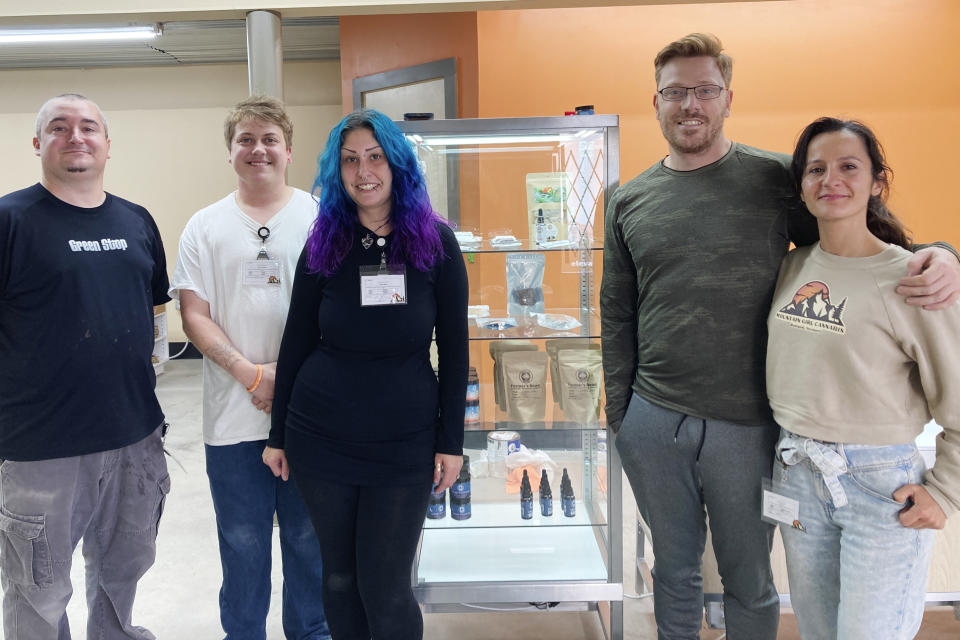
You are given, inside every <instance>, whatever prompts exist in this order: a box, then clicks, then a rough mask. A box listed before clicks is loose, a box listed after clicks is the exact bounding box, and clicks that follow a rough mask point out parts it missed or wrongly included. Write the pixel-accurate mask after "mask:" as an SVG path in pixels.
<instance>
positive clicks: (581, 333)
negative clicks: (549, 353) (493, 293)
mask: <svg viewBox="0 0 960 640" xmlns="http://www.w3.org/2000/svg"><path fill="white" fill-rule="evenodd" d="M544 313H552V314H559V315H566V316H570V317H571V318H573V319H574V320H576V321H577V322H579V323H580V326H579V327H574V328H573V329H568V330H564V331H558V330H557V329H550V328H548V327H544V326H541V325H540V324H539V323H538V322H537V320H536V319H535V318H534V317H533V316H531V315H528V316H526V317H524V316H522V315H518V314H514V315H510V314H508V313H507V311H506V309H490V315H489V316H485V317H487V318H513V320H514V321H515V322H516V323H517V326H515V327H511V328H510V329H484V328H481V327H479V326H478V325H477V320H478V319H479V320H481V321H482V320H483V319H484V318H470V319H469V320H468V327H467V328H468V329H469V335H470V339H471V340H549V339H550V338H597V339H599V338H600V313H599V312H598V311H597V310H596V309H590V310H589V311H588V312H587V322H584V321H583V317H582V315H581V309H570V308H563V309H549V308H548V309H545V311H544Z"/></svg>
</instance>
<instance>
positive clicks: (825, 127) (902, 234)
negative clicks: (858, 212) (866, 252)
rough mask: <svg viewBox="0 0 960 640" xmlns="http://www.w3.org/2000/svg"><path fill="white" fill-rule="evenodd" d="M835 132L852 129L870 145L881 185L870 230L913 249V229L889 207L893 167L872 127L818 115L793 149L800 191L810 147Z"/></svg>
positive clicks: (869, 217)
mask: <svg viewBox="0 0 960 640" xmlns="http://www.w3.org/2000/svg"><path fill="white" fill-rule="evenodd" d="M835 131H849V132H851V133H854V134H856V135H857V136H859V138H860V139H861V140H863V144H864V146H865V147H866V148H867V155H868V156H869V158H870V173H872V174H873V179H874V180H876V181H877V182H878V183H879V184H880V195H876V196H870V200H869V201H868V202H867V229H869V230H870V233H872V234H873V235H875V236H876V237H878V238H880V239H881V240H883V241H884V242H887V243H889V244H896V245H900V246H901V247H903V248H904V249H912V247H913V238H912V236H911V234H910V231H909V230H908V229H907V228H906V226H904V224H903V222H901V221H900V220H899V219H898V218H897V217H896V216H895V215H893V213H892V212H891V211H890V209H888V208H887V197H888V196H889V195H890V180H891V179H892V178H893V170H892V169H890V167H889V166H887V160H886V158H885V156H884V153H883V146H882V145H881V144H880V141H879V140H877V136H876V135H875V134H874V133H873V131H871V130H870V127H868V126H867V125H865V124H863V123H862V122H859V121H857V120H841V119H839V118H830V117H823V118H818V119H816V120H814V121H813V122H811V123H810V124H808V125H807V127H806V128H805V129H804V130H803V131H802V132H801V133H800V137H799V138H797V146H796V148H794V150H793V161H792V162H791V163H790V171H791V173H792V174H793V184H794V186H795V187H796V189H797V193H801V191H802V186H801V183H802V182H803V173H804V170H805V169H806V166H807V150H808V149H809V148H810V143H811V142H812V141H813V139H814V138H816V137H817V136H819V135H820V134H822V133H833V132H835Z"/></svg>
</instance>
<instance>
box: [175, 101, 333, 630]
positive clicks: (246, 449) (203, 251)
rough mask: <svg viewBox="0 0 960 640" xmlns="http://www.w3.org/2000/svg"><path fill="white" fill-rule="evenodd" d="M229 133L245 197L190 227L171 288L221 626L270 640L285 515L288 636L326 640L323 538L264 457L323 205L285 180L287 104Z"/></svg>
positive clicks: (266, 108) (262, 111)
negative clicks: (185, 350) (195, 364)
mask: <svg viewBox="0 0 960 640" xmlns="http://www.w3.org/2000/svg"><path fill="white" fill-rule="evenodd" d="M224 135H225V138H226V142H227V148H228V149H229V150H230V155H229V162H230V164H232V165H233V169H234V171H236V173H237V178H238V180H237V190H236V191H234V192H233V193H231V194H229V195H228V196H227V197H225V198H223V199H222V200H219V201H218V202H215V203H213V204H212V205H210V206H208V207H206V208H204V209H201V210H200V211H198V212H197V213H196V214H194V216H193V217H192V218H191V219H190V221H189V222H188V223H187V226H186V228H185V229H184V231H183V235H182V236H181V238H180V253H179V256H178V258H177V267H176V270H175V272H174V275H173V281H172V283H171V287H170V295H171V296H173V297H174V298H177V299H179V302H180V310H181V315H182V318H183V329H184V332H185V333H186V334H187V337H188V338H189V339H190V341H191V342H193V343H194V345H196V347H197V349H199V350H200V352H201V353H202V354H203V356H204V358H203V440H204V443H205V450H206V462H207V476H208V478H209V480H210V493H211V495H212V497H213V506H214V509H215V511H216V516H217V534H218V538H219V542H220V562H221V566H222V568H223V584H222V586H221V588H220V622H221V624H222V625H223V629H224V631H225V632H226V634H227V635H226V639H227V640H247V639H250V640H255V639H256V640H263V639H264V638H265V637H266V617H267V610H268V608H269V605H270V591H271V588H270V566H271V558H270V551H271V545H272V537H273V517H274V512H276V516H277V522H278V523H279V525H280V550H281V554H282V562H283V579H284V586H283V629H284V633H285V635H286V637H287V638H296V639H298V640H300V639H309V640H319V639H326V638H329V637H330V635H329V630H328V629H327V622H326V617H325V616H324V613H323V604H322V601H321V596H320V592H321V560H320V546H319V543H318V541H317V536H316V534H315V532H314V530H313V527H312V525H311V523H310V518H309V516H308V515H307V511H306V509H305V508H304V506H303V502H302V500H301V498H300V495H299V493H298V492H297V489H296V486H295V485H294V483H293V481H292V480H291V481H285V480H283V479H282V478H275V477H274V475H273V473H271V472H270V469H269V468H268V467H267V466H265V465H264V464H263V462H262V461H261V455H262V452H263V448H264V443H265V441H266V439H267V434H268V432H269V430H270V420H269V418H270V416H269V415H268V414H269V413H270V408H271V403H272V400H273V383H274V372H275V370H276V360H277V354H278V352H279V350H280V338H281V337H282V335H283V327H284V323H285V322H286V317H287V308H288V307H289V306H290V290H291V286H292V284H293V274H294V270H295V268H296V264H297V259H298V258H299V256H300V252H301V250H302V249H303V245H304V243H305V242H306V238H307V232H308V229H309V227H310V225H311V224H312V222H313V219H314V218H315V217H316V212H317V207H316V202H315V201H314V199H313V197H312V196H311V195H310V194H308V193H306V192H304V191H301V190H299V189H295V188H293V187H290V186H288V185H287V183H286V168H287V165H288V164H289V163H290V152H291V148H292V145H291V143H292V135H293V125H292V123H291V121H290V118H289V117H288V115H287V113H286V112H285V111H284V108H283V104H282V103H281V102H280V101H279V100H276V99H274V98H269V97H264V96H253V97H251V98H248V99H246V100H243V101H242V102H240V103H239V104H237V105H236V107H234V108H233V109H232V110H231V112H230V114H229V115H228V116H227V119H226V122H225V124H224Z"/></svg>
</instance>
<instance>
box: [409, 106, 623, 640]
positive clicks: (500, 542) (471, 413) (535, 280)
mask: <svg viewBox="0 0 960 640" xmlns="http://www.w3.org/2000/svg"><path fill="white" fill-rule="evenodd" d="M399 124H400V126H401V129H402V130H403V131H404V132H405V133H406V135H407V138H408V140H409V141H410V142H411V144H412V145H413V146H414V148H415V151H416V153H417V155H418V158H419V161H420V163H421V166H422V167H423V169H424V173H425V175H426V178H427V187H428V192H429V194H430V198H431V202H432V203H433V204H434V206H435V207H436V208H437V209H438V211H439V212H440V213H441V215H443V216H445V217H447V218H448V219H449V220H450V221H451V222H452V223H453V224H454V228H455V229H456V230H457V231H460V232H463V233H466V232H469V233H471V234H473V237H474V238H475V239H476V240H474V243H471V244H468V243H467V242H466V241H461V252H462V254H463V259H464V262H465V263H466V267H467V275H468V279H469V283H470V289H469V304H470V305H472V306H474V307H476V306H485V307H486V313H487V315H486V317H488V318H512V319H513V322H514V323H515V325H516V326H513V327H507V328H485V327H481V326H478V324H477V320H476V319H475V318H471V319H470V322H469V339H470V348H469V351H470V363H471V366H472V367H473V369H474V371H475V372H476V376H477V377H476V379H475V380H476V383H475V384H473V385H472V386H471V391H469V392H468V414H467V418H466V419H465V433H464V443H465V447H466V449H465V453H467V454H468V455H470V458H471V461H473V462H476V461H478V460H482V459H483V458H484V454H483V453H482V450H483V448H484V447H485V446H486V442H487V440H488V438H489V436H490V435H491V434H494V433H498V432H500V433H503V432H505V431H514V432H516V433H517V434H518V436H517V438H516V439H518V440H519V442H520V443H522V444H523V445H525V446H526V447H528V448H529V449H531V450H534V451H538V452H541V453H546V454H547V455H548V456H549V458H550V460H552V461H553V463H555V466H554V467H553V468H552V471H553V472H554V476H553V479H552V480H551V489H552V492H553V515H552V516H549V517H545V516H542V515H541V513H540V507H539V500H538V495H537V492H536V490H535V491H534V496H533V517H532V518H530V519H528V520H524V519H523V518H521V513H520V496H519V493H507V484H506V479H505V478H503V477H492V476H491V475H486V474H480V475H478V476H477V477H475V478H473V479H472V481H471V487H472V490H471V502H470V504H471V516H470V518H469V519H466V520H454V519H453V518H452V514H451V510H450V508H449V507H448V508H447V513H446V517H445V518H442V519H436V520H434V519H427V520H425V524H424V530H423V534H422V537H421V543H420V548H419V549H418V556H417V560H416V562H415V565H414V576H413V580H414V589H415V592H416V593H417V596H418V598H419V599H420V601H421V602H422V603H424V605H425V606H426V607H427V609H428V610H436V611H443V610H450V607H469V606H474V605H481V606H482V605H483V604H484V603H499V604H506V603H522V604H523V605H526V604H527V603H529V602H534V601H547V602H552V603H554V604H560V605H563V606H566V607H577V606H583V607H586V608H592V609H596V610H600V609H601V608H606V607H609V616H607V617H603V616H601V618H602V619H604V620H605V628H606V631H607V635H608V637H609V638H613V639H620V638H622V636H623V608H622V598H623V586H622V571H623V568H622V531H621V526H620V520H621V512H620V503H619V497H620V491H621V483H620V478H621V470H620V464H619V459H618V458H617V456H616V453H615V451H613V450H612V449H608V447H607V446H606V439H605V436H607V435H608V433H607V431H606V424H605V418H604V416H603V415H602V412H601V411H599V409H598V407H601V406H602V404H603V397H602V384H600V373H599V357H598V356H599V352H598V351H597V349H596V347H597V343H598V342H599V338H600V314H599V311H598V309H599V298H598V290H597V279H598V277H599V276H598V274H599V273H600V271H601V269H602V260H603V251H602V249H603V245H602V237H603V232H602V229H603V210H604V207H605V205H606V202H608V201H609V197H610V195H612V192H613V189H615V188H616V186H617V183H618V178H619V173H618V162H619V120H618V118H617V117H616V116H572V117H553V118H504V119H460V120H435V121H416V122H403V123H399ZM497 236H501V237H503V236H513V237H514V238H515V239H516V242H515V243H514V244H513V246H497V245H494V244H491V240H492V239H493V238H495V237H497ZM538 240H539V242H538ZM511 254H523V255H524V256H530V255H537V254H540V255H542V256H543V258H542V260H541V259H538V258H532V259H531V258H528V257H524V258H523V259H522V260H521V259H519V258H518V259H515V261H512V260H511V258H510V257H509V256H510V255H511ZM523 261H529V262H531V263H537V266H536V267H535V269H539V270H541V271H542V277H540V276H539V275H533V276H529V274H528V273H523V274H520V275H518V273H517V271H516V269H518V268H521V267H518V263H519V262H523ZM511 269H512V270H513V271H511ZM508 272H510V275H509V276H508ZM527 278H532V280H530V281H523V282H520V281H521V280H526V279H527ZM531 289H533V290H534V291H533V292H532V295H531V292H530V290H531ZM520 301H522V302H523V303H524V304H525V305H527V306H524V307H521V308H520V309H519V312H518V308H517V305H518V304H520V303H521V302H520ZM535 311H539V312H541V313H544V314H559V315H564V316H569V317H570V318H572V319H573V320H575V321H576V322H575V323H571V324H578V326H572V327H569V328H566V327H564V328H560V329H558V328H556V326H553V327H551V326H543V325H541V324H540V323H538V322H537V320H536V318H535V316H533V315H531V312H535ZM511 312H513V313H511ZM475 315H478V314H476V313H475ZM556 338H566V339H570V340H572V341H573V342H572V343H564V346H562V347H561V346H560V343H553V344H551V342H550V341H551V340H552V339H556ZM507 340H510V341H518V340H519V341H526V343H527V344H526V345H522V346H521V345H519V344H514V345H511V347H510V348H513V349H523V350H527V351H528V352H533V351H536V352H538V353H539V354H543V353H544V352H549V353H550V354H551V355H550V356H549V358H551V359H553V360H554V362H551V363H549V364H548V365H547V366H548V368H547V370H546V371H545V370H544V369H543V366H544V365H543V362H544V361H545V360H544V357H543V355H537V356H535V357H533V358H532V360H533V361H535V363H534V364H531V365H530V366H531V367H533V370H531V371H527V370H525V369H523V368H520V369H516V367H515V368H514V369H511V373H510V374H509V375H510V376H514V377H515V378H511V382H510V385H512V386H511V387H510V389H511V390H510V392H509V393H510V395H501V394H506V393H507V391H505V389H507V386H505V385H506V381H505V378H504V377H503V376H506V375H507V374H505V373H503V372H504V370H505V369H504V368H503V367H501V366H500V365H499V364H498V366H497V370H495V367H494V361H493V359H492V351H491V350H490V348H489V347H490V345H494V346H496V343H498V342H500V341H507ZM495 351H497V353H499V347H498V348H497V349H496V350H495ZM563 351H575V352H576V351H580V352H582V353H581V354H570V355H566V356H561V355H559V354H561V353H562V352H563ZM587 354H589V356H588V355H587ZM499 358H500V356H499V355H498V362H499ZM503 360H504V361H512V362H513V363H514V364H515V365H516V363H519V362H521V361H522V360H523V359H522V358H520V359H518V358H514V357H512V356H511V357H510V358H506V357H504V358H503ZM563 362H566V364H561V363H563ZM581 362H582V363H584V364H579V363H581ZM561 367H563V372H561ZM572 367H579V368H576V369H571V368H572ZM578 384H579V385H580V386H582V387H583V388H584V389H587V390H588V391H589V393H588V394H587V395H579V396H577V395H575V393H576V392H577V388H576V386H577V385H578ZM524 389H532V391H531V393H533V396H532V398H533V401H532V403H531V404H530V405H529V406H523V405H522V404H521V403H522V402H523V401H522V400H521V399H520V398H521V395H519V394H522V393H524V391H522V390H524ZM564 390H566V392H567V394H566V395H564ZM470 394H473V395H470ZM523 397H524V398H525V399H527V400H529V399H530V398H531V396H523ZM571 398H572V399H571ZM511 403H515V404H516V406H513V407H511V406H508V405H510V404H511ZM563 403H567V406H565V407H564V408H561V407H560V404H563ZM594 406H595V408H594V409H591V407H594ZM595 413H597V415H596V417H595V419H591V418H590V416H593V415H594V414H595ZM541 418H542V419H541ZM513 440H514V439H513V438H512V439H511V442H513ZM486 453H488V454H489V453H490V452H489V451H487V452H486ZM509 455H510V456H512V455H516V454H513V453H511V454H509ZM490 459H491V456H490V455H488V456H487V460H488V461H490ZM508 459H509V456H508ZM500 464H505V463H504V462H503V461H501V462H500ZM510 466H511V467H516V466H517V463H516V461H514V462H513V463H511V465H510ZM564 467H565V468H567V470H568V472H569V477H570V480H571V484H572V486H573V487H574V496H575V499H576V515H575V517H571V518H567V517H565V516H564V515H563V512H562V508H561V499H560V493H561V491H560V480H559V475H560V470H561V469H562V468H564ZM528 470H529V471H531V472H532V473H535V474H537V482H536V483H534V484H535V485H536V484H539V467H538V465H537V464H531V465H530V466H528ZM497 475H499V474H497ZM511 480H512V483H511V487H510V488H511V490H514V491H516V490H517V487H516V480H517V479H516V477H513V478H512V479H511ZM531 480H532V479H531ZM607 603H609V604H607Z"/></svg>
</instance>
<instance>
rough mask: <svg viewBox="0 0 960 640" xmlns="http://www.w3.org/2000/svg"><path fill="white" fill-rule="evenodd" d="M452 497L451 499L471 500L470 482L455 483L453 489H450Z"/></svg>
mask: <svg viewBox="0 0 960 640" xmlns="http://www.w3.org/2000/svg"><path fill="white" fill-rule="evenodd" d="M450 497H451V498H469V497H470V481H469V480H467V481H466V482H455V483H454V484H453V486H452V487H450Z"/></svg>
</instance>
